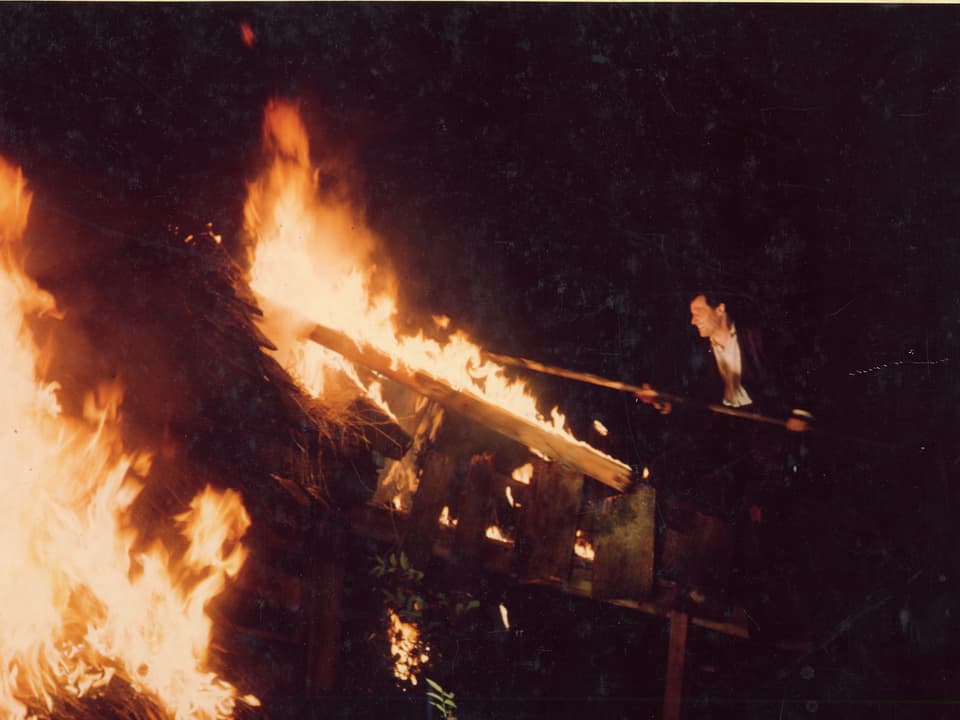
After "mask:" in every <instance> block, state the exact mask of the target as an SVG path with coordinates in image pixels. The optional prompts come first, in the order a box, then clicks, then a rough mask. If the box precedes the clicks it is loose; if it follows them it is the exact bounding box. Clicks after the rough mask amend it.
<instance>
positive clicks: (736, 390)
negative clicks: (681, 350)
mask: <svg viewBox="0 0 960 720" xmlns="http://www.w3.org/2000/svg"><path fill="white" fill-rule="evenodd" d="M710 345H711V346H712V349H713V356H714V358H716V360H717V370H719V371H720V377H721V378H723V404H724V405H726V406H727V407H735V408H736V407H743V406H745V405H752V404H753V400H752V399H751V398H750V395H749V394H748V393H747V391H746V389H745V388H744V387H743V385H742V384H741V382H740V377H741V375H742V374H743V361H742V360H741V358H740V343H739V341H738V340H737V328H736V326H735V325H734V326H731V328H730V337H729V338H728V339H727V343H726V344H725V345H720V344H719V343H716V342H714V341H713V340H711V341H710Z"/></svg>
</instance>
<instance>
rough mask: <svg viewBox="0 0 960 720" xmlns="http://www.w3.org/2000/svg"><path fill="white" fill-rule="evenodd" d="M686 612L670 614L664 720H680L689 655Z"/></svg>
mask: <svg viewBox="0 0 960 720" xmlns="http://www.w3.org/2000/svg"><path fill="white" fill-rule="evenodd" d="M688 619H689V617H688V615H687V614H686V613H685V612H678V611H674V612H672V613H670V645H669V646H668V647H667V681H666V684H665V687H664V690H663V720H680V703H681V701H682V699H683V664H684V660H685V658H686V654H687V621H688Z"/></svg>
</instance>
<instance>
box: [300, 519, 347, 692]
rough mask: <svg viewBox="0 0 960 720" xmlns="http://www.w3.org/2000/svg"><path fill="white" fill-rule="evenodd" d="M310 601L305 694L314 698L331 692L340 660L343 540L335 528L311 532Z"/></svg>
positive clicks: (338, 530) (308, 606)
mask: <svg viewBox="0 0 960 720" xmlns="http://www.w3.org/2000/svg"><path fill="white" fill-rule="evenodd" d="M308 537H309V542H311V544H312V545H313V547H311V548H310V549H309V550H308V552H309V553H310V556H311V557H312V559H313V560H312V562H311V563H310V584H309V590H310V602H308V604H307V612H308V613H309V616H308V617H307V677H306V683H305V685H306V691H307V692H306V694H307V697H309V698H318V697H321V696H322V695H329V694H330V693H332V692H333V690H334V689H335V687H336V682H337V665H338V664H339V660H340V636H341V617H342V616H343V588H344V568H343V560H342V558H343V548H342V545H343V537H342V530H341V529H340V528H339V527H331V528H329V529H328V530H327V531H326V532H323V531H321V532H319V533H311V534H310V535H309V536H308Z"/></svg>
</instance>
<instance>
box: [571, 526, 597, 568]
mask: <svg viewBox="0 0 960 720" xmlns="http://www.w3.org/2000/svg"><path fill="white" fill-rule="evenodd" d="M573 554H574V555H576V556H577V557H578V558H580V559H581V560H589V561H591V562H592V561H593V560H595V559H596V557H597V553H596V552H595V551H594V549H593V544H592V543H591V542H590V541H589V540H588V539H587V536H586V535H585V534H584V532H583V530H577V538H576V540H574V543H573Z"/></svg>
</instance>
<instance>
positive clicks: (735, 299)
mask: <svg viewBox="0 0 960 720" xmlns="http://www.w3.org/2000/svg"><path fill="white" fill-rule="evenodd" d="M700 295H703V298H704V300H706V301H707V305H709V306H710V307H712V308H716V307H717V305H720V304H721V303H723V305H724V307H725V308H726V312H727V318H729V320H730V322H736V321H737V320H740V321H742V322H746V323H748V324H749V323H750V322H751V321H754V320H755V318H754V315H755V314H756V313H755V308H754V307H753V303H752V302H751V299H750V298H749V297H748V296H747V295H744V294H742V293H736V292H730V291H727V290H716V289H707V288H697V287H694V288H693V290H691V291H690V292H689V293H687V298H688V300H689V302H693V300H694V298H697V297H699V296H700Z"/></svg>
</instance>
